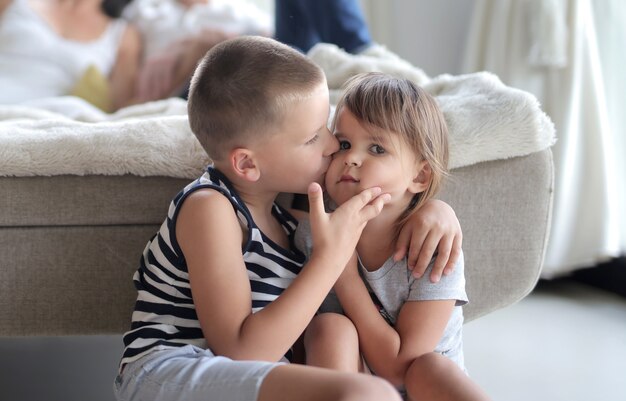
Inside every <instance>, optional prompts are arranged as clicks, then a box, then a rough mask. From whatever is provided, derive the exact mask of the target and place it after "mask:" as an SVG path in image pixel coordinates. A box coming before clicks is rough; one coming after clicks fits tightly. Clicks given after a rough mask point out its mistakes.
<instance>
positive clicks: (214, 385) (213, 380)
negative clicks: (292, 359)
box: [114, 345, 282, 401]
mask: <svg viewBox="0 0 626 401" xmlns="http://www.w3.org/2000/svg"><path fill="white" fill-rule="evenodd" d="M281 364H282V363H280V362H277V363H271V362H261V361H233V360H232V359H229V358H225V357H222V356H215V355H214V354H213V353H212V352H211V351H210V350H205V349H202V348H199V347H195V346H193V345H186V346H184V347H181V348H172V349H165V350H160V351H154V352H152V353H150V354H148V355H146V356H144V357H142V358H141V359H139V360H137V361H135V362H132V363H129V364H127V365H126V366H125V367H124V371H123V373H121V374H120V375H118V376H117V378H116V379H115V385H114V392H115V397H116V399H117V400H118V401H171V400H188V401H201V400H202V401H206V400H211V401H256V400H257V398H258V393H259V388H260V387H261V383H262V382H263V379H265V376H267V374H268V373H269V372H270V371H271V370H272V369H273V368H275V367H276V366H279V365H281Z"/></svg>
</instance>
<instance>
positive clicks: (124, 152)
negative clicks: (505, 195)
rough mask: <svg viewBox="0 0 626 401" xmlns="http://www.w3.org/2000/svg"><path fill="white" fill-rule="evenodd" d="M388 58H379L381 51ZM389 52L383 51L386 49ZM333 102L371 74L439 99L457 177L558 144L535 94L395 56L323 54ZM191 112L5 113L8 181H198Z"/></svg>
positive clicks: (57, 105) (47, 104)
mask: <svg viewBox="0 0 626 401" xmlns="http://www.w3.org/2000/svg"><path fill="white" fill-rule="evenodd" d="M379 50H380V49H379ZM383 50H384V49H383ZM309 55H310V56H311V57H312V58H313V60H315V61H316V62H317V63H318V64H320V65H321V66H322V68H324V70H325V72H326V74H327V76H328V83H329V87H330V89H331V94H332V96H331V98H332V100H335V101H336V99H337V97H338V95H339V86H340V85H341V84H342V83H343V82H344V81H345V80H346V79H347V78H349V77H350V76H352V75H354V74H356V73H358V72H363V71H383V72H388V73H392V74H395V75H398V76H403V77H406V78H409V79H412V80H414V81H416V82H417V83H418V84H420V85H422V86H424V88H425V89H426V90H428V91H429V92H430V93H431V94H433V95H434V96H435V97H436V98H437V100H438V101H439V104H440V106H441V108H442V110H443V112H444V114H445V116H446V120H447V122H448V125H449V129H450V167H451V168H458V167H463V166H468V165H471V164H475V163H479V162H482V161H488V160H495V159H503V158H510V157H516V156H523V155H527V154H530V153H533V152H537V151H540V150H543V149H545V148H547V147H549V146H551V145H552V144H553V143H554V141H555V136H554V127H553V125H552V122H551V121H550V119H549V118H548V117H547V116H546V115H545V113H543V112H542V111H541V108H540V106H539V104H538V102H537V100H536V99H535V98H534V97H533V96H532V95H531V94H529V93H526V92H523V91H520V90H516V89H513V88H510V87H507V86H505V85H503V84H502V83H501V82H500V81H499V80H498V78H497V77H496V76H494V75H492V74H489V73H477V74H469V75H461V76H450V75H441V76H438V77H435V78H433V79H430V78H428V77H427V76H426V75H425V74H424V73H423V72H422V71H421V70H420V69H418V68H416V67H414V66H411V65H410V64H408V63H407V62H406V61H403V60H401V59H399V58H398V57H397V56H395V55H393V54H392V53H390V52H388V51H380V52H378V53H374V54H371V55H369V56H364V55H360V56H352V55H349V54H347V53H344V52H343V51H341V50H340V49H338V48H337V47H335V46H333V45H328V44H320V45H317V46H316V47H314V48H313V49H312V50H311V52H310V53H309ZM186 111H187V108H186V103H185V102H184V101H182V100H180V99H167V100H163V101H159V102H152V103H145V104H141V105H137V106H132V107H128V108H125V109H122V110H119V111H118V112H116V113H114V114H105V113H102V112H100V111H99V110H98V109H95V108H94V107H92V106H90V105H89V104H87V103H85V102H83V101H82V100H80V99H77V98H72V97H62V98H52V99H41V100H37V101H34V102H30V103H28V104H22V105H14V106H13V105H12V106H1V107H0V176H35V175H61V174H73V175H87V174H105V175H122V174H134V175H139V176H159V175H160V176H171V177H182V178H194V177H196V176H197V175H199V174H200V173H201V171H202V170H203V169H204V167H205V166H206V165H207V164H208V163H209V162H210V160H209V158H208V156H207V155H206V153H205V152H204V151H203V149H202V148H201V147H200V145H199V143H198V141H197V140H196V139H195V137H194V136H193V134H192V133H191V131H190V129H189V124H188V122H187V117H186V114H185V113H186Z"/></svg>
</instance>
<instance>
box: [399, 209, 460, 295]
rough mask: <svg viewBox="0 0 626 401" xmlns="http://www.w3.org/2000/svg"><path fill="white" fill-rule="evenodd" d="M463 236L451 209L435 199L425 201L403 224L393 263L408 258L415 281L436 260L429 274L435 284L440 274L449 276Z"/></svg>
mask: <svg viewBox="0 0 626 401" xmlns="http://www.w3.org/2000/svg"><path fill="white" fill-rule="evenodd" d="M462 243H463V233H462V231H461V225H460V223H459V220H458V219H457V217H456V214H455V213H454V210H453V209H452V208H451V207H450V206H449V205H448V204H447V203H445V202H443V201H440V200H438V199H430V200H428V201H427V202H426V203H425V204H424V205H423V206H422V207H421V208H419V209H418V210H417V211H416V212H415V213H413V215H412V216H411V217H410V218H409V220H408V221H407V222H406V223H405V224H404V225H403V227H402V230H401V231H400V235H399V236H398V240H397V241H396V252H395V253H394V260H396V261H398V260H400V259H402V258H403V257H404V256H405V255H407V251H408V258H407V259H408V263H407V266H408V267H409V269H411V270H412V271H413V276H414V277H415V278H419V277H421V276H422V275H423V274H424V272H425V271H426V268H427V267H428V264H429V263H430V261H431V260H432V258H433V256H434V254H435V251H436V252H437V257H436V260H435V265H434V266H433V270H432V272H431V274H430V280H431V281H432V282H433V283H435V282H437V281H439V279H440V278H441V274H442V273H443V274H446V275H447V274H450V273H451V272H452V271H453V270H454V265H455V263H456V262H457V260H458V258H459V256H460V255H461V246H462Z"/></svg>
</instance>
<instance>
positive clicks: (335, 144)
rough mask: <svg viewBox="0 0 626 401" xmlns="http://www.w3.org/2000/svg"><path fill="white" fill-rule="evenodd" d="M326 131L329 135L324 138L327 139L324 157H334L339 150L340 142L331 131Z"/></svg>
mask: <svg viewBox="0 0 626 401" xmlns="http://www.w3.org/2000/svg"><path fill="white" fill-rule="evenodd" d="M326 131H327V132H328V135H325V136H324V137H325V139H326V144H325V145H326V146H325V152H324V156H332V155H333V154H334V153H336V152H337V151H338V150H339V141H338V140H337V137H336V136H335V135H333V134H332V133H331V132H330V131H329V130H326Z"/></svg>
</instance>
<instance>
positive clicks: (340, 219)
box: [308, 183, 390, 269]
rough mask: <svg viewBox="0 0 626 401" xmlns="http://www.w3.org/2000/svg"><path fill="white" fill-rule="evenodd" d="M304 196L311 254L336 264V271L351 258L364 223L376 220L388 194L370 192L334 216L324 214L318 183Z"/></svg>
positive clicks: (337, 211)
mask: <svg viewBox="0 0 626 401" xmlns="http://www.w3.org/2000/svg"><path fill="white" fill-rule="evenodd" d="M308 195H309V219H310V222H311V235H312V237H313V246H314V251H313V253H314V255H317V256H318V257H322V258H324V259H326V261H328V262H329V263H339V265H338V268H340V269H343V268H344V267H345V266H346V264H347V263H348V261H349V260H350V257H351V256H352V255H353V254H354V249H355V248H356V244H357V242H358V241H359V238H360V237H361V232H362V231H363V228H365V225H366V224H367V222H368V221H369V220H370V219H372V218H374V217H376V216H378V214H379V213H380V212H381V211H382V209H383V205H384V204H385V202H387V201H389V199H390V195H389V194H381V190H380V188H370V189H366V190H365V191H363V192H361V193H360V194H358V195H355V196H354V197H352V198H351V199H350V200H348V201H347V202H345V203H343V204H342V205H341V206H339V207H338V208H337V209H336V210H335V211H334V212H332V213H326V211H325V209H324V200H323V196H322V188H321V187H320V185H319V184H318V183H312V184H311V185H310V186H309V191H308Z"/></svg>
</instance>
